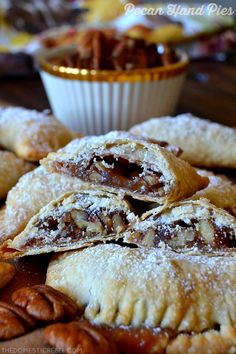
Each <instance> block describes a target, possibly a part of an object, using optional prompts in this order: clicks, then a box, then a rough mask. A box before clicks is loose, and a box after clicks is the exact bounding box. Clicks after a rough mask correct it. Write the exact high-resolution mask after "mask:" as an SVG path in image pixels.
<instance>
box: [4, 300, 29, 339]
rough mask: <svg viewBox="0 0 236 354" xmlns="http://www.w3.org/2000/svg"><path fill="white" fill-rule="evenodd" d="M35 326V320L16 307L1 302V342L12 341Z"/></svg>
mask: <svg viewBox="0 0 236 354" xmlns="http://www.w3.org/2000/svg"><path fill="white" fill-rule="evenodd" d="M34 326H35V321H34V319H33V318H32V317H31V316H30V315H28V314H27V313H25V311H24V310H22V309H20V308H19V307H17V306H15V305H9V304H7V303H5V302H0V340H6V339H10V338H13V337H16V336H19V335H22V334H24V333H26V332H27V330H28V329H30V328H32V327H34Z"/></svg>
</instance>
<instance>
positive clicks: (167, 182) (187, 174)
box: [41, 132, 208, 204]
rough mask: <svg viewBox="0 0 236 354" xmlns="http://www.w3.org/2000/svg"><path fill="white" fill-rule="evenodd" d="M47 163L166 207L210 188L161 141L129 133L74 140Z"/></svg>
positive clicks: (45, 164)
mask: <svg viewBox="0 0 236 354" xmlns="http://www.w3.org/2000/svg"><path fill="white" fill-rule="evenodd" d="M41 163H42V164H43V166H45V167H46V168H47V169H48V170H49V171H50V172H59V173H65V174H69V175H72V176H75V177H79V178H81V179H82V180H83V181H84V182H86V183H90V184H94V185H99V186H103V185H104V186H105V187H106V188H107V189H109V190H111V191H112V192H116V193H118V192H119V193H123V194H128V195H131V196H133V197H134V198H136V199H141V200H144V201H155V202H157V203H160V204H164V203H168V202H171V201H176V200H180V199H183V198H186V197H189V196H191V195H192V194H194V193H195V192H196V191H197V190H199V189H202V188H204V187H206V185H207V184H208V178H207V177H200V176H199V175H198V174H197V173H196V171H195V170H194V169H193V168H192V167H191V166H190V165H189V164H188V163H186V162H184V161H183V160H181V159H179V158H177V157H176V156H174V154H172V153H171V152H169V151H167V149H165V148H162V147H160V146H159V145H158V143H157V142H156V143H154V142H153V141H152V143H150V142H149V141H147V140H144V139H139V138H138V137H133V136H131V135H130V134H128V133H125V132H110V133H108V134H107V135H104V136H99V137H95V136H93V137H86V138H83V139H78V140H74V141H73V142H72V143H70V144H68V145H67V146H66V147H65V148H64V149H61V150H59V151H58V152H57V153H51V154H49V155H48V157H47V158H45V159H43V160H42V161H41Z"/></svg>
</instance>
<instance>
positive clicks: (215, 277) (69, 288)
mask: <svg viewBox="0 0 236 354" xmlns="http://www.w3.org/2000/svg"><path fill="white" fill-rule="evenodd" d="M46 283H47V284H48V285H51V286H52V287H54V288H56V289H57V290H59V291H61V292H63V293H65V294H67V295H68V296H70V297H71V298H72V299H73V300H75V301H76V302H77V303H78V305H79V306H84V307H85V313H84V316H85V318H87V319H88V320H90V321H91V322H93V323H96V324H100V325H102V324H106V325H109V326H120V325H124V326H132V327H140V326H147V327H161V328H169V329H172V330H175V331H176V332H177V333H179V332H187V333H189V332H192V331H193V332H196V333H200V332H202V331H205V330H208V329H215V328H218V327H219V326H235V325H236V301H235V293H236V258H235V257H234V256H232V255H228V256H227V257H225V256H217V257H214V256H213V255H201V256H196V255H183V254H178V253H175V252H171V251H163V250H161V249H156V248H150V249H148V248H128V247H122V246H119V245H114V244H109V245H108V244H107V245H97V246H94V247H91V248H87V249H84V250H80V251H72V252H69V253H64V254H62V255H60V256H57V257H55V259H54V260H52V261H51V262H50V264H49V268H48V272H47V281H46Z"/></svg>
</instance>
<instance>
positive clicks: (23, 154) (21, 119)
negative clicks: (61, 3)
mask: <svg viewBox="0 0 236 354" xmlns="http://www.w3.org/2000/svg"><path fill="white" fill-rule="evenodd" d="M74 137H75V135H74V134H73V133H72V132H70V131H68V130H67V129H66V128H65V127H64V126H63V125H62V124H61V123H60V122H59V121H58V120H57V119H56V118H55V117H54V116H52V115H51V114H49V112H47V111H45V112H41V113H40V112H37V111H35V110H28V109H25V108H21V107H6V108H0V146H1V147H2V149H5V150H2V151H0V199H3V198H5V197H6V195H7V193H8V191H9V190H10V189H11V188H12V187H13V186H14V185H15V184H16V182H17V181H18V179H19V178H20V177H21V176H22V175H23V174H25V173H26V172H28V171H30V170H33V169H34V168H35V167H36V166H35V164H33V163H32V162H38V161H39V160H40V159H41V158H43V157H45V156H47V154H48V153H49V152H51V151H56V150H58V149H59V148H60V147H62V146H64V145H66V144H67V143H68V142H69V141H70V140H72V139H73V138H74ZM6 150H9V151H6Z"/></svg>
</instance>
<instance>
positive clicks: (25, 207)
mask: <svg viewBox="0 0 236 354" xmlns="http://www.w3.org/2000/svg"><path fill="white" fill-rule="evenodd" d="M81 184H82V183H81V181H80V180H79V179H78V178H73V177H70V176H66V175H62V174H59V173H48V172H47V171H46V170H45V169H44V168H43V167H42V166H40V167H38V168H36V169H35V170H34V171H32V172H29V173H27V174H26V175H24V176H22V177H21V178H20V180H19V181H18V183H17V184H16V185H15V187H13V188H12V189H11V190H10V192H9V193H8V195H7V200H6V207H5V209H4V210H2V211H1V213H0V243H1V241H3V240H6V239H8V238H14V237H15V236H16V235H17V234H19V233H20V232H21V231H23V229H24V228H25V226H26V225H27V223H28V221H29V220H30V218H31V217H32V216H34V215H35V214H37V213H38V211H39V210H40V209H41V208H42V207H43V206H45V205H47V204H48V203H49V202H51V201H52V200H54V199H57V198H58V197H60V195H62V194H64V193H66V192H70V191H76V190H78V189H80V187H81Z"/></svg>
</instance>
